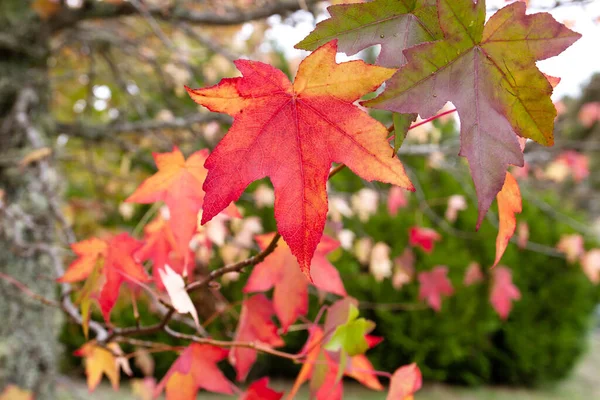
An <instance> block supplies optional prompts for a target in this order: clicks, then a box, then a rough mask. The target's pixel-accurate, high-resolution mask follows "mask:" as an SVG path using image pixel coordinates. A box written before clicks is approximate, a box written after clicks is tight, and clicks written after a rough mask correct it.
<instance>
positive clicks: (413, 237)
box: [408, 226, 442, 253]
mask: <svg viewBox="0 0 600 400" xmlns="http://www.w3.org/2000/svg"><path fill="white" fill-rule="evenodd" d="M441 239H442V237H441V236H440V234H439V233H437V232H436V231H435V230H433V229H431V228H421V227H419V226H413V227H411V228H410V230H409V231H408V242H409V244H410V245H411V246H413V247H420V248H421V249H423V251H425V252H426V253H431V252H432V251H433V246H434V244H435V242H438V241H440V240H441Z"/></svg>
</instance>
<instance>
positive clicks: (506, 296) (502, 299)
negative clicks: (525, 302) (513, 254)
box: [490, 266, 521, 319]
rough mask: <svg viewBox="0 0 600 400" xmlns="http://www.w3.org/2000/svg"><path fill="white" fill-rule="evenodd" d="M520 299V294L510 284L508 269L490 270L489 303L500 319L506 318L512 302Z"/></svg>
mask: <svg viewBox="0 0 600 400" xmlns="http://www.w3.org/2000/svg"><path fill="white" fill-rule="evenodd" d="M520 298H521V292H520V291H519V289H518V288H517V287H516V286H515V285H514V284H513V282H512V273H511V271H510V269H509V268H506V267H502V266H499V267H496V268H494V269H493V270H492V292H491V293H490V302H491V303H492V306H493V307H494V310H496V312H497V313H498V315H499V316H500V318H502V319H506V318H508V314H510V310H511V309H512V302H513V300H519V299H520Z"/></svg>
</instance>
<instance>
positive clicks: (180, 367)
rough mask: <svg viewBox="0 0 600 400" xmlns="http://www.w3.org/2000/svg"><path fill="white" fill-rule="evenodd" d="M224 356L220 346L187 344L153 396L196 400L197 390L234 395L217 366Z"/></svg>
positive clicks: (231, 387) (171, 399)
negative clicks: (163, 392)
mask: <svg viewBox="0 0 600 400" xmlns="http://www.w3.org/2000/svg"><path fill="white" fill-rule="evenodd" d="M225 357H227V350H225V349H222V348H220V347H216V346H211V345H207V344H198V343H192V344H190V345H189V346H188V347H186V349H185V350H184V351H183V352H182V353H181V355H180V356H179V358H177V360H175V362H174V363H173V365H171V368H169V371H168V372H167V374H166V375H165V376H164V378H163V379H162V380H161V381H160V383H159V384H158V386H157V387H156V391H155V393H154V394H155V396H159V395H160V394H161V393H162V391H163V390H165V391H166V394H167V400H195V399H196V396H197V393H198V390H200V389H205V390H207V391H209V392H216V393H224V394H233V390H234V388H235V386H234V385H233V384H232V383H231V382H229V381H228V380H227V378H225V375H223V373H222V372H221V370H220V369H219V367H218V366H217V363H218V362H219V361H221V360H223V359H224V358H225Z"/></svg>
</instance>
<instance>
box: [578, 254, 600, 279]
mask: <svg viewBox="0 0 600 400" xmlns="http://www.w3.org/2000/svg"><path fill="white" fill-rule="evenodd" d="M581 268H582V269H583V272H584V273H585V275H586V276H587V277H588V279H589V280H590V281H591V282H592V283H593V284H594V285H597V284H598V283H600V249H592V250H590V251H588V252H587V253H585V254H584V255H582V256H581Z"/></svg>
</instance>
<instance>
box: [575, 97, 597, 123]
mask: <svg viewBox="0 0 600 400" xmlns="http://www.w3.org/2000/svg"><path fill="white" fill-rule="evenodd" d="M578 118H579V122H581V124H582V125H583V126H585V127H586V128H591V127H592V126H593V125H594V124H595V123H596V122H598V121H600V102H599V101H595V102H591V103H585V104H584V105H583V106H582V107H581V109H580V110H579V114H578Z"/></svg>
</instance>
